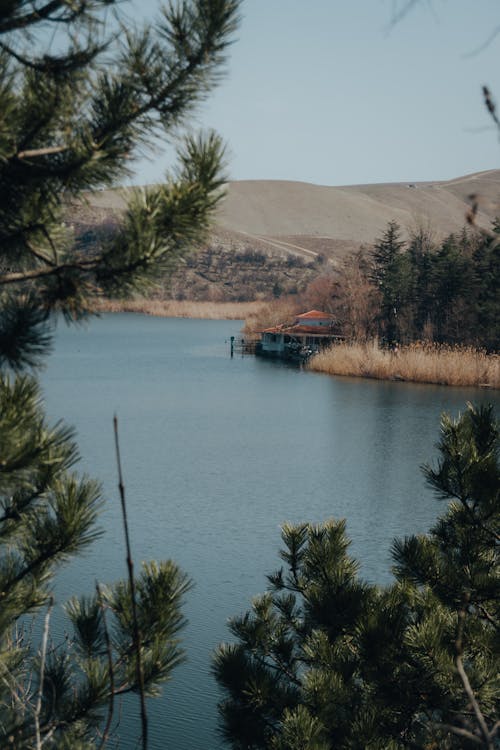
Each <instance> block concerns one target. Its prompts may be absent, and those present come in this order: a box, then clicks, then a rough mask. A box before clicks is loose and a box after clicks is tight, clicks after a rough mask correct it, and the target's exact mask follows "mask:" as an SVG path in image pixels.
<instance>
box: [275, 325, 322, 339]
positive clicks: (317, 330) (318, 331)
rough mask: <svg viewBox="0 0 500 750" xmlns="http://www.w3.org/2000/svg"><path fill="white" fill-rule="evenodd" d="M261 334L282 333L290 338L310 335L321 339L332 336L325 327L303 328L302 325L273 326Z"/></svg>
mask: <svg viewBox="0 0 500 750" xmlns="http://www.w3.org/2000/svg"><path fill="white" fill-rule="evenodd" d="M261 333H283V334H285V333H286V334H288V335H290V336H294V335H295V334H298V335H299V336H304V335H306V334H307V335H309V334H310V335H312V336H323V337H331V336H332V330H331V328H327V327H326V326H323V327H321V326H304V325H297V326H288V327H286V328H285V327H284V326H274V327H273V328H265V329H264V330H263V331H261Z"/></svg>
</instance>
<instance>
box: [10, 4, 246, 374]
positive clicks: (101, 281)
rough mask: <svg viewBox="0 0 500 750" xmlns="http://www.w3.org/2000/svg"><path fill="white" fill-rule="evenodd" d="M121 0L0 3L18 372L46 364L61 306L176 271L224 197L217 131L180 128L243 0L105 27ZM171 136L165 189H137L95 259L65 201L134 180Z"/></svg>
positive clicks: (211, 80)
mask: <svg viewBox="0 0 500 750" xmlns="http://www.w3.org/2000/svg"><path fill="white" fill-rule="evenodd" d="M113 4H114V3H113V2H109V0H96V1H95V2H90V1H89V0H82V2H80V3H77V4H76V5H75V6H71V9H69V6H68V5H67V3H65V2H63V0H55V2H54V3H50V4H49V5H47V6H44V5H43V3H42V2H38V0H36V1H35V3H34V4H33V7H32V12H29V11H28V8H27V6H26V4H25V3H24V2H23V3H14V4H11V3H8V4H7V5H5V4H4V5H3V6H2V9H1V10H0V206H1V210H0V247H1V259H0V287H4V288H5V289H8V290H9V291H10V292H11V294H9V296H8V297H7V296H6V295H5V294H3V295H1V296H0V309H1V311H2V320H4V321H5V322H4V323H3V324H2V328H1V330H0V361H4V362H6V363H8V364H10V365H13V366H16V367H24V366H26V365H32V364H36V363H37V362H38V359H39V356H40V355H41V353H42V352H43V351H44V349H46V347H47V344H48V342H49V341H50V336H51V333H52V327H53V325H52V324H53V319H54V315H56V314H57V313H59V312H62V313H63V314H64V315H66V316H67V317H68V318H70V319H73V318H78V317H79V316H81V315H82V314H85V313H86V312H88V311H89V310H91V309H92V298H93V297H95V296H98V295H102V294H115V295H116V294H130V293H131V292H133V291H136V290H141V291H143V290H144V288H145V287H150V286H151V285H152V284H154V282H155V280H156V279H158V278H159V276H160V275H161V274H162V273H164V272H165V271H169V270H171V269H172V267H173V264H174V262H175V261H176V260H177V259H178V258H179V256H181V255H183V254H185V253H186V252H187V251H188V250H190V249H192V248H193V247H195V246H196V245H197V244H198V243H199V242H200V241H201V240H202V239H203V237H204V236H205V233H206V230H207V228H208V226H209V223H210V220H211V216H212V214H213V210H214V208H215V207H216V206H217V204H218V202H219V201H220V199H221V197H222V196H223V192H224V191H223V184H224V182H225V177H224V174H223V167H224V147H223V145H222V144H221V141H220V139H219V138H218V137H217V136H216V135H215V134H213V133H208V134H206V135H204V136H203V135H199V136H195V135H187V136H186V137H184V139H182V138H181V137H180V128H181V127H182V126H183V125H185V124H186V121H187V118H188V116H189V115H190V114H191V112H192V111H193V107H194V106H195V105H196V104H197V103H199V102H200V101H202V100H203V99H204V98H206V96H207V94H208V93H209V92H210V90H211V89H212V88H213V86H214V85H215V84H216V82H217V80H218V78H219V77H220V70H221V63H223V62H224V58H225V52H226V50H227V47H228V45H229V44H230V42H231V36H232V34H233V32H234V30H235V28H236V24H237V11H238V5H239V0H189V2H183V3H179V4H168V5H167V6H165V7H164V8H163V9H162V10H161V14H160V16H159V18H158V19H157V20H156V22H155V23H154V24H152V25H151V26H145V27H144V28H134V27H133V25H131V24H130V20H128V21H127V25H126V27H125V20H123V21H122V20H121V18H120V16H119V15H117V16H116V17H115V20H114V21H113V20H112V21H111V22H110V23H109V24H108V26H106V24H105V23H103V18H104V14H105V13H107V12H108V9H109V6H112V5H113ZM49 7H50V11H49V10H48V9H49ZM30 8H31V6H30ZM57 24H59V33H58V35H57V46H58V48H60V50H62V51H59V52H58V54H57V55H54V54H53V53H52V50H51V48H50V46H49V47H48V48H47V44H49V42H50V38H51V28H50V27H51V26H54V25H57ZM44 39H46V40H49V41H47V42H46V43H45V45H44V44H43V41H44ZM65 40H66V47H65V46H64V41H65ZM91 40H93V41H91ZM165 137H166V138H170V139H171V138H172V137H175V139H176V141H177V142H178V143H180V145H179V149H178V164H177V167H175V168H174V169H173V170H171V172H170V173H167V174H166V179H165V184H164V185H161V186H158V187H151V188H148V189H147V190H146V191H138V193H137V194H134V192H132V195H131V196H129V197H130V200H129V205H128V208H127V211H126V212H125V215H124V217H123V220H122V222H121V226H120V228H119V231H118V232H117V233H114V234H113V236H111V237H108V238H107V239H106V240H103V241H102V242H100V244H99V245H98V247H97V248H96V249H95V251H93V252H92V253H91V254H89V253H85V252H83V251H82V250H77V249H75V243H74V237H73V236H72V233H71V230H70V229H69V228H68V227H66V226H64V224H63V210H64V208H65V206H66V204H67V201H68V200H74V199H75V198H78V199H80V200H85V191H89V190H90V191H92V190H95V189H97V188H99V187H102V186H111V185H113V184H114V182H115V181H116V180H117V179H119V178H123V177H125V176H127V175H129V174H130V165H131V164H132V163H133V159H134V157H135V156H136V155H138V154H140V153H144V151H145V150H147V149H148V145H149V144H150V143H151V141H152V140H153V141H154V139H159V138H165ZM12 297H14V304H12ZM16 303H17V304H16ZM21 303H22V305H23V308H24V313H23V314H21V306H20V305H21Z"/></svg>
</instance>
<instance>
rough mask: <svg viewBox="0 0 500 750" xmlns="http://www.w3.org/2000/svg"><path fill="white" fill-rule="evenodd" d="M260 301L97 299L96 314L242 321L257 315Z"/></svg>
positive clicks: (260, 305) (260, 304)
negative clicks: (120, 313)
mask: <svg viewBox="0 0 500 750" xmlns="http://www.w3.org/2000/svg"><path fill="white" fill-rule="evenodd" d="M262 305H263V303H262V302H193V301H190V300H182V301H180V300H155V299H153V300H151V299H143V298H137V299H131V300H110V299H101V300H99V301H98V303H97V304H96V305H94V310H95V311H96V312H102V313H104V312H133V313H142V314H144V315H155V316H158V317H164V318H200V319H204V320H245V319H246V318H247V317H248V316H251V315H253V314H255V313H257V312H258V310H259V309H260V308H261V307H262Z"/></svg>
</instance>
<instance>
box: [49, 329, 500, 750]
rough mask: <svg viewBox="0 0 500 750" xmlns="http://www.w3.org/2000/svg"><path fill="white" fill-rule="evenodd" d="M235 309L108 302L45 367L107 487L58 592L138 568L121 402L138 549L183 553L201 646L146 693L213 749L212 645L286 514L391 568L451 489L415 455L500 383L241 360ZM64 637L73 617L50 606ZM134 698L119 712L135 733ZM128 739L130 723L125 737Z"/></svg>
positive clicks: (131, 742)
mask: <svg viewBox="0 0 500 750" xmlns="http://www.w3.org/2000/svg"><path fill="white" fill-rule="evenodd" d="M238 330H239V324H238V323H237V322H234V321H229V322H227V321H194V320H173V319H160V318H147V317H142V316H136V315H113V316H104V317H103V318H101V319H97V320H93V321H91V323H90V324H89V325H88V326H87V327H86V328H77V329H75V328H66V327H64V326H61V327H60V329H59V331H58V335H57V341H56V347H55V352H54V354H53V355H52V356H51V358H50V359H49V363H48V367H47V370H46V371H45V373H44V376H43V385H44V390H45V394H46V400H47V408H48V412H49V414H50V415H51V417H52V418H54V419H55V418H59V417H64V418H65V420H66V421H67V422H69V423H70V424H72V425H74V426H75V428H76V430H77V433H78V441H79V445H80V449H81V454H82V462H81V469H82V470H84V471H86V472H88V473H90V474H91V475H93V476H95V477H97V478H99V479H100V480H101V481H102V483H103V487H104V492H105V495H106V497H107V503H106V509H105V511H104V513H103V515H102V519H101V524H102V526H103V528H104V529H105V535H104V537H103V538H102V539H101V540H100V541H99V542H97V543H96V544H95V545H94V547H93V548H92V550H91V551H89V552H88V553H87V554H86V556H85V557H84V558H78V561H77V562H73V563H71V564H70V565H69V566H68V567H66V568H65V569H64V570H63V571H62V573H61V575H60V576H59V577H58V583H57V595H58V601H59V602H63V601H64V600H65V599H66V598H67V597H68V596H70V595H71V594H74V593H76V592H78V593H90V592H92V591H93V587H94V581H95V579H96V578H98V579H99V580H100V581H105V582H106V581H112V580H115V579H117V578H119V577H124V576H125V575H126V568H125V555H124V545H123V532H122V526H121V520H120V513H119V500H118V494H117V490H116V484H117V480H116V469H115V460H114V446H113V430H112V418H113V414H114V413H115V412H116V413H117V415H118V418H119V424H120V439H121V450H122V461H123V467H124V475H125V484H126V492H127V500H128V512H129V520H130V525H131V531H132V537H133V554H134V558H135V561H136V565H137V564H138V563H139V561H140V560H145V559H150V558H167V557H172V558H173V559H175V560H176V562H177V563H178V564H180V565H181V567H182V568H183V569H184V570H185V571H186V572H187V573H188V574H189V575H190V576H191V578H192V579H193V580H194V582H195V588H194V589H193V590H192V592H191V593H190V594H189V595H188V599H187V602H186V606H185V612H186V614H187V616H188V618H189V625H188V628H187V630H186V631H185V632H184V643H185V646H186V650H187V655H188V661H187V663H186V664H185V665H183V666H182V667H181V668H179V669H178V670H177V671H176V672H175V673H174V678H173V681H172V683H170V684H169V685H168V687H167V688H166V690H165V691H164V696H163V697H162V699H161V700H159V701H155V702H152V703H151V705H150V710H149V716H150V735H151V741H150V749H151V750H164V749H169V750H198V749H199V750H209V749H210V748H219V747H221V742H220V739H219V738H218V735H217V730H216V725H217V716H216V703H217V700H218V696H217V687H216V685H215V683H214V681H213V680H212V678H211V675H210V654H211V652H212V650H213V648H214V647H215V646H216V645H217V643H219V642H220V641H221V640H224V639H227V638H228V637H229V636H228V633H227V629H226V620H227V618H228V617H229V616H231V615H234V614H238V613H240V612H242V611H243V610H245V609H246V608H247V607H248V603H249V601H250V599H251V597H252V596H253V595H255V594H257V593H259V592H262V591H263V590H264V589H265V587H266V580H265V575H266V573H268V572H271V571H272V570H274V569H275V568H276V567H279V560H278V549H279V546H280V526H281V524H282V523H283V522H284V521H293V522H299V521H304V520H308V521H314V522H319V521H323V520H325V519H327V518H330V517H332V516H334V517H345V518H347V527H348V532H349V534H350V537H351V538H352V540H353V542H352V551H353V553H354V554H355V555H356V556H357V557H359V559H360V560H361V561H362V565H363V568H362V570H363V574H364V576H365V577H366V578H368V579H369V580H372V581H377V582H381V583H384V582H387V581H389V580H390V557H389V546H390V543H391V540H392V539H393V538H394V536H396V535H399V536H401V535H404V534H408V533H414V532H420V531H426V530H427V529H428V527H429V525H430V524H431V523H432V522H433V520H434V519H435V517H436V515H437V513H438V512H439V509H440V506H439V503H438V502H437V501H436V500H435V499H434V498H433V497H432V495H431V494H430V492H429V491H428V490H427V489H426V488H425V486H424V483H423V480H422V477H421V474H420V471H419V465H420V464H421V463H423V462H424V461H426V460H429V459H430V458H431V457H432V455H433V453H434V449H433V445H434V443H435V442H436V440H437V437H438V429H439V415H440V412H441V411H442V410H448V411H451V412H453V413H456V412H457V411H458V410H459V409H463V407H464V404H465V402H466V401H467V400H473V399H475V400H478V399H487V398H489V399H490V400H491V399H492V398H493V399H494V400H496V403H497V405H498V403H499V398H498V395H495V394H488V393H484V392H478V391H475V390H470V389H445V388H440V387H433V386H411V385H407V384H403V383H377V382H375V381H360V380H354V379H352V380H350V379H333V378H330V377H326V376H322V375H316V374H312V373H306V372H303V371H300V370H297V369H291V368H287V367H285V366H283V365H282V364H280V363H275V362H274V363H273V362H267V361H262V360H259V359H255V358H253V357H245V358H240V357H235V358H234V359H230V358H229V351H228V345H227V343H226V341H227V340H228V339H229V337H230V336H231V335H232V334H237V333H238ZM54 628H55V631H56V635H57V634H58V632H60V633H61V634H62V631H63V624H62V623H61V621H60V619H57V618H56V620H55V622H54ZM137 716H138V711H137V705H136V701H135V700H133V701H131V702H129V703H128V704H127V706H126V707H125V709H124V711H123V718H122V722H121V728H120V730H119V731H120V732H121V735H122V742H121V745H120V746H121V747H122V748H125V747H126V748H134V747H136V743H137V727H138V725H139V722H138V721H137V720H136V719H137ZM124 738H126V739H124Z"/></svg>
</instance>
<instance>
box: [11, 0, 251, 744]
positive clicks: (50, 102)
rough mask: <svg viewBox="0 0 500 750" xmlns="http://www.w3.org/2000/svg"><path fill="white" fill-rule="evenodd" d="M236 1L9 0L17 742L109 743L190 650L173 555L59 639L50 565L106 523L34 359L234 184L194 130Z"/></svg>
mask: <svg viewBox="0 0 500 750" xmlns="http://www.w3.org/2000/svg"><path fill="white" fill-rule="evenodd" d="M238 5H239V0H185V1H184V2H179V3H177V4H176V3H169V4H167V5H166V6H165V7H164V8H163V9H162V10H161V12H160V13H159V16H158V18H157V19H156V20H155V22H154V24H152V25H149V26H146V25H144V26H141V27H137V28H134V27H133V25H132V24H131V23H130V19H127V17H126V16H125V15H123V12H124V9H123V7H122V5H121V4H116V6H115V3H114V1H113V0H76V2H71V3H70V2H67V0H29V2H28V0H12V2H7V3H2V4H1V8H0V591H1V596H2V606H1V612H0V670H1V677H2V679H1V680H0V696H1V697H0V747H2V748H7V747H14V748H37V750H38V749H39V748H41V747H44V748H53V747H57V748H71V749H72V750H78V749H79V748H82V749H83V748H93V747H98V746H99V747H102V746H103V745H104V744H105V742H106V739H107V737H108V736H109V732H110V731H111V730H112V725H113V705H114V701H115V700H116V697H117V696H120V695H123V694H125V693H129V692H137V693H140V695H141V699H142V698H143V696H144V695H153V694H155V693H156V692H157V691H158V689H159V687H160V685H161V684H162V683H163V682H164V681H165V680H166V679H167V678H168V677H169V675H170V673H171V671H172V669H173V667H174V666H175V665H176V664H177V663H178V662H179V660H180V659H181V658H182V649H181V648H180V645H179V642H178V632H179V630H180V628H181V627H182V625H183V617H182V613H181V601H182V598H183V596H184V594H185V593H186V591H187V590H188V588H189V585H190V584H189V581H188V579H187V578H186V576H185V575H184V574H183V573H182V572H181V571H180V570H179V569H178V567H177V566H176V565H175V564H174V563H172V562H169V561H166V562H159V563H149V564H145V565H144V566H143V568H142V570H141V571H140V572H139V574H138V575H137V577H136V578H134V577H131V578H129V580H128V581H127V582H118V583H115V584H110V585H107V586H106V585H102V584H101V585H99V586H98V588H97V589H96V592H95V594H94V595H93V596H89V597H84V598H80V599H77V598H74V599H72V600H71V601H70V602H69V603H68V604H67V605H66V612H67V615H68V617H69V619H70V621H71V623H72V625H73V630H74V635H73V640H72V642H71V643H70V644H67V643H66V644H59V645H57V644H56V645H55V646H54V647H51V646H50V638H49V633H50V612H51V607H52V604H51V601H52V593H51V591H52V580H53V576H54V574H55V573H56V572H57V568H58V566H60V565H61V564H62V563H63V562H64V561H65V560H67V559H68V558H69V557H70V556H73V555H75V554H78V553H79V552H80V551H81V550H82V549H84V548H85V547H86V546H87V545H88V544H90V543H91V542H93V541H95V539H96V537H97V536H98V532H97V531H96V516H97V514H98V511H99V507H100V505H101V495H100V489H99V485H98V484H97V483H96V482H95V481H93V480H90V479H88V478H85V477H83V478H82V477H78V475H76V474H75V473H74V471H73V468H74V464H75V462H76V461H77V458H78V451H77V447H76V444H75V441H74V437H73V435H72V432H71V430H69V429H68V428H66V427H64V425H63V424H62V423H61V424H58V425H55V426H51V425H49V424H48V423H47V420H46V418H45V416H44V413H43V404H42V401H41V396H40V390H39V387H38V385H37V382H36V378H35V375H36V368H37V367H38V366H39V365H40V364H41V362H42V361H43V357H44V356H45V355H46V354H47V353H48V352H49V350H50V345H51V340H52V336H53V330H54V326H55V324H56V321H57V319H58V318H59V317H60V316H64V317H65V318H66V320H68V321H73V320H78V319H79V318H81V317H82V316H84V315H87V314H89V313H91V311H92V307H93V304H94V300H95V298H96V297H98V296H100V295H114V296H119V295H125V294H130V293H132V292H134V291H136V290H142V289H144V288H145V287H148V286H150V285H151V284H152V283H154V281H155V279H156V278H158V275H159V274H160V273H162V272H164V271H165V270H167V271H168V270H169V269H170V268H171V267H172V264H173V263H174V262H175V261H176V260H177V259H178V258H179V257H180V256H181V255H182V254H183V253H185V252H186V251H187V250H188V249H190V248H191V247H194V246H195V245H196V244H197V243H199V242H200V240H201V239H202V238H203V237H204V234H205V232H206V230H207V228H208V226H209V222H210V219H211V216H212V213H213V210H214V208H215V207H216V205H217V204H218V202H219V200H220V198H221V196H222V194H223V190H222V186H223V183H224V181H225V178H224V175H223V171H222V170H223V160H224V147H223V145H222V143H221V141H220V139H219V138H218V136H217V135H215V134H213V133H209V134H208V135H206V136H198V135H194V134H192V133H190V132H188V133H187V135H186V136H185V137H184V138H183V139H181V133H182V128H183V127H184V126H185V125H187V124H188V117H189V115H190V113H191V112H192V110H193V107H194V106H195V105H196V104H197V103H198V102H200V101H201V100H203V99H204V98H205V96H206V95H207V94H208V92H209V91H210V90H211V89H212V88H213V86H214V85H215V84H216V83H217V80H218V77H219V75H220V71H221V65H222V64H223V62H224V57H225V53H226V50H227V47H228V45H229V44H230V42H231V38H232V35H233V33H234V30H235V28H236V25H237V20H238ZM160 138H167V139H170V140H173V139H175V140H176V141H179V142H180V146H179V150H178V164H177V167H175V168H174V169H173V170H172V171H171V172H169V173H167V174H166V178H165V183H164V184H162V185H161V186H157V187H154V188H148V189H143V190H139V189H138V190H135V191H132V192H129V196H130V200H129V204H128V206H127V208H126V210H125V212H124V215H123V218H122V220H121V221H120V225H119V227H118V228H117V231H116V232H114V233H113V234H112V235H111V236H109V237H105V238H102V239H101V241H100V243H99V244H98V246H97V247H95V248H94V249H93V250H92V252H89V251H85V250H84V249H82V248H81V247H80V246H79V245H78V243H77V242H76V240H75V237H74V236H73V234H72V231H71V229H70V227H68V226H66V225H65V211H67V210H68V205H70V204H71V203H72V202H75V201H85V196H86V195H87V191H93V190H96V189H98V188H100V187H105V186H112V185H114V184H115V183H116V181H117V180H118V179H120V178H123V177H125V176H127V175H128V174H130V168H131V164H132V163H133V158H134V156H136V155H137V154H140V153H143V152H144V150H145V149H146V150H147V149H148V147H149V143H150V142H152V141H154V140H155V139H156V140H158V139H160ZM28 371H29V372H28ZM43 612H45V614H44V615H43ZM29 613H38V615H39V616H40V617H42V615H43V618H44V622H45V625H44V626H43V628H41V629H42V631H43V634H42V637H41V641H40V643H38V644H37V643H36V642H35V643H34V642H30V639H29V638H27V636H26V633H24V631H23V629H22V623H23V622H24V618H25V616H26V615H27V614H29ZM139 657H140V658H139ZM142 726H143V747H146V745H147V723H146V721H145V720H144V721H143V725H142ZM103 732H104V735H102V733H103Z"/></svg>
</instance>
